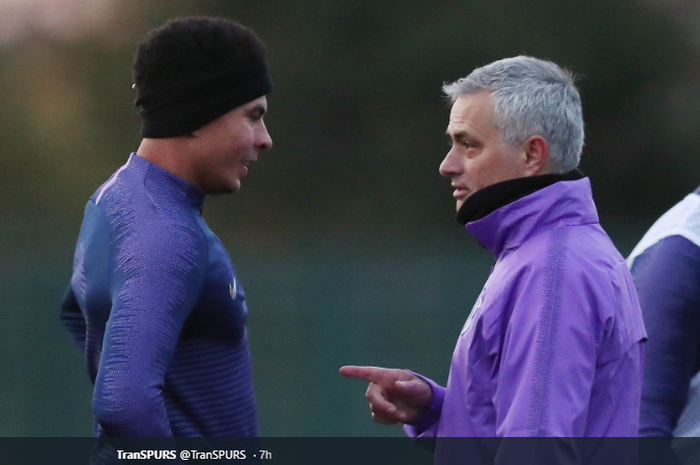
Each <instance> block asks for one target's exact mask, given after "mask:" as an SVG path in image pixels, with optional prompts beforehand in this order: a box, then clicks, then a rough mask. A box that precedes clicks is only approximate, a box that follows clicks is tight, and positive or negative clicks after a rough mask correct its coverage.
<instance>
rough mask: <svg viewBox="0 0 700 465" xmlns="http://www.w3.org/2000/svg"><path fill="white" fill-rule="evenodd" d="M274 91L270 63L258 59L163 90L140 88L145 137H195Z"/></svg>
mask: <svg viewBox="0 0 700 465" xmlns="http://www.w3.org/2000/svg"><path fill="white" fill-rule="evenodd" d="M270 91H272V81H271V80H270V77H269V75H268V72H267V63H265V59H264V58H262V57H257V56H256V57H253V58H251V59H249V60H246V61H243V62H240V63H237V65H236V68H235V69H230V70H226V71H222V72H219V73H216V74H208V75H203V76H199V77H197V78H194V79H189V80H187V81H179V82H176V83H174V84H170V85H166V86H162V87H144V88H141V87H139V88H138V97H137V98H136V101H135V102H134V105H136V106H137V107H141V110H140V111H139V115H140V116H141V118H142V119H143V124H142V126H141V136H142V137H148V138H153V139H162V138H166V137H176V136H184V135H187V134H191V133H192V132H193V131H195V130H196V129H199V128H201V127H202V126H204V125H205V124H207V123H209V122H211V121H214V120H215V119H217V118H218V117H219V116H221V115H223V114H225V113H228V112H229V111H231V110H233V109H234V108H236V107H239V106H241V105H243V104H245V103H248V102H250V101H252V100H255V99H256V98H258V97H262V96H263V95H267V94H269V93H270Z"/></svg>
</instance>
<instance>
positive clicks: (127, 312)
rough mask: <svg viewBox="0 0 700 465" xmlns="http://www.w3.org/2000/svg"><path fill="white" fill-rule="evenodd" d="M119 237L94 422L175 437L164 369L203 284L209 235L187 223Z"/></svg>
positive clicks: (108, 430)
mask: <svg viewBox="0 0 700 465" xmlns="http://www.w3.org/2000/svg"><path fill="white" fill-rule="evenodd" d="M115 237H116V238H117V240H116V243H115V245H114V252H113V257H114V258H113V262H111V263H110V268H111V269H112V275H111V277H110V286H111V293H112V302H113V304H112V311H111V314H110V317H109V320H108V321H107V325H106V330H105V336H104V345H103V349H102V354H101V358H100V363H99V369H98V373H97V378H96V380H95V391H94V397H93V411H94V414H95V420H96V422H97V423H98V424H99V425H100V427H101V430H102V434H104V435H106V436H139V437H143V436H148V437H163V436H172V431H171V429H170V424H169V421H168V417H167V412H166V409H165V402H164V398H163V386H164V382H165V381H164V380H165V373H166V371H167V369H168V367H169V366H170V363H171V361H172V358H173V355H174V352H175V348H176V345H177V342H178V339H179V337H180V333H181V331H182V327H183V325H184V322H185V320H186V318H187V316H188V315H189V313H190V312H191V310H192V308H193V307H194V305H195V304H196V302H197V299H198V296H199V294H200V293H201V290H202V286H203V282H204V276H205V272H206V264H207V252H206V242H205V238H204V237H203V234H201V231H198V230H196V229H195V228H188V227H186V225H184V226H183V225H180V227H173V228H158V229H157V230H156V231H150V233H149V231H147V230H146V231H137V232H134V231H128V230H127V231H126V232H124V233H123V234H122V235H115Z"/></svg>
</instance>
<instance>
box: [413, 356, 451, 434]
mask: <svg viewBox="0 0 700 465" xmlns="http://www.w3.org/2000/svg"><path fill="white" fill-rule="evenodd" d="M406 371H408V372H409V373H411V374H413V375H415V376H418V377H419V378H421V379H422V380H423V381H425V382H426V383H428V384H429V385H430V388H431V389H432V390H433V402H432V404H431V405H430V409H429V410H428V411H426V412H425V413H423V414H422V415H421V416H420V417H419V418H418V419H417V420H416V421H415V422H414V423H411V424H406V425H404V427H403V429H404V431H405V432H406V435H408V437H411V438H434V437H436V436H437V430H438V425H439V424H440V413H441V412H442V403H443V402H444V400H445V388H444V387H442V386H440V385H439V384H437V383H436V382H435V381H433V380H432V379H429V378H426V377H425V376H423V375H419V374H418V373H414V372H412V371H410V370H406Z"/></svg>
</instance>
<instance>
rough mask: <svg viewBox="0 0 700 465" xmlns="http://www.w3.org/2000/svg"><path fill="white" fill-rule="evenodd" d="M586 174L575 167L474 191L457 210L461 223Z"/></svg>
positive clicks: (481, 216) (498, 183)
mask: <svg viewBox="0 0 700 465" xmlns="http://www.w3.org/2000/svg"><path fill="white" fill-rule="evenodd" d="M583 177H584V174H583V173H582V172H581V171H580V170H578V169H575V170H573V171H569V172H568V173H564V174H543V175H541V176H529V177H526V178H517V179H510V180H508V181H502V182H497V183H496V184H492V185H490V186H487V187H484V188H483V189H481V190H479V191H477V192H475V193H473V194H472V195H471V196H470V197H469V198H468V199H467V200H466V201H465V202H464V204H463V205H462V207H461V208H460V209H459V211H458V212H457V222H458V223H459V224H461V225H465V224H467V223H471V222H472V221H476V220H480V219H481V218H483V217H485V216H487V215H489V214H491V213H493V212H494V211H496V210H498V209H499V208H501V207H504V206H506V205H508V204H509V203H512V202H515V201H516V200H518V199H521V198H523V197H525V196H526V195H530V194H532V193H533V192H536V191H538V190H540V189H543V188H545V187H547V186H550V185H552V184H554V183H555V182H559V181H575V180H576V179H581V178H583Z"/></svg>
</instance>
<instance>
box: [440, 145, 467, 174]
mask: <svg viewBox="0 0 700 465" xmlns="http://www.w3.org/2000/svg"><path fill="white" fill-rule="evenodd" d="M461 166H462V165H461V164H460V163H459V159H458V157H457V156H456V155H455V154H454V150H452V149H451V150H450V151H449V152H447V155H445V158H444V159H443V160H442V163H440V174H441V175H443V176H445V177H447V178H449V177H452V176H454V175H457V174H459V173H460V172H461Z"/></svg>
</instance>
